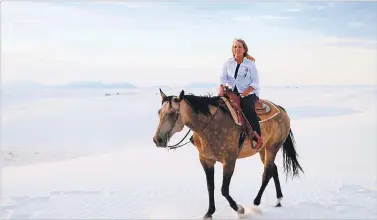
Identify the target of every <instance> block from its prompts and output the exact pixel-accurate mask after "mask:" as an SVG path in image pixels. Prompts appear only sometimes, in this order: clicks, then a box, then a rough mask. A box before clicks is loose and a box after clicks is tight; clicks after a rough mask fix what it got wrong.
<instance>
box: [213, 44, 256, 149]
mask: <svg viewBox="0 0 377 220" xmlns="http://www.w3.org/2000/svg"><path fill="white" fill-rule="evenodd" d="M232 53H233V58H230V59H228V60H227V61H226V62H225V63H224V65H223V71H222V73H221V76H220V82H221V85H220V92H219V95H220V96H223V95H224V89H225V87H226V84H228V85H229V86H230V87H231V90H233V92H234V93H235V94H237V95H239V96H240V107H241V109H242V112H243V114H244V115H245V116H246V118H247V120H248V121H249V123H250V125H251V127H252V128H253V131H254V132H253V133H252V134H251V135H252V136H253V140H254V141H255V142H257V144H256V146H255V148H257V149H258V148H260V147H261V146H262V144H263V140H262V138H261V137H262V135H261V129H260V125H259V120H258V117H257V113H256V111H255V102H256V101H257V100H258V99H259V76H258V70H257V68H256V66H255V62H254V61H255V59H254V58H253V57H251V56H250V55H249V54H248V47H247V44H246V43H245V41H244V40H242V39H236V40H234V41H233V46H232Z"/></svg>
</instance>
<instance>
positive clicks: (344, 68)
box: [1, 1, 377, 86]
mask: <svg viewBox="0 0 377 220" xmlns="http://www.w3.org/2000/svg"><path fill="white" fill-rule="evenodd" d="M1 10H2V19H1V22H2V23H1V26H2V31H1V39H2V40H1V43H2V45H1V46H2V69H1V70H2V71H1V74H2V81H3V82H14V81H36V82H40V83H46V84H61V83H66V82H70V81H83V80H84V81H103V82H122V81H127V82H131V83H134V84H135V85H138V86H150V85H159V84H166V85H183V84H188V83H190V82H196V81H200V82H204V81H205V82H215V83H217V82H219V75H220V71H221V67H222V64H223V62H224V61H225V60H226V59H227V58H229V57H230V56H231V53H230V48H231V42H232V40H233V39H234V38H236V37H241V38H243V39H245V40H246V42H247V43H248V45H249V48H250V53H251V54H252V55H253V56H255V58H256V59H257V63H256V64H257V68H258V70H259V74H260V78H261V84H263V85H285V84H377V83H376V81H377V63H376V61H375V60H377V28H376V26H377V25H376V24H375V23H376V22H375V21H376V20H377V12H376V11H377V2H242V3H241V2H239V3H236V4H235V3H231V2H221V3H219V2H216V3H215V2H205V3H198V2H189V1H185V2H175V3H169V2H154V3H151V2H141V3H139V2H137V3H136V2H135V3H133V2H115V1H114V2H101V3H100V2H97V3H96V2H94V1H87V2H84V1H83V2H76V3H75V2H70V3H63V2H54V3H43V2H39V3H37V2H35V3H34V2H10V1H6V2H3V3H2V8H1Z"/></svg>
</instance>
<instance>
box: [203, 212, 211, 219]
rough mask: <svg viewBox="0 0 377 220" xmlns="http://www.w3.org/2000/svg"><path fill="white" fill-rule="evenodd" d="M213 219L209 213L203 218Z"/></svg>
mask: <svg viewBox="0 0 377 220" xmlns="http://www.w3.org/2000/svg"><path fill="white" fill-rule="evenodd" d="M211 219H212V215H211V214H209V213H207V214H205V215H204V216H203V220H211Z"/></svg>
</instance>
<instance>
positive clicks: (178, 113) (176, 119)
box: [166, 102, 220, 150]
mask: <svg viewBox="0 0 377 220" xmlns="http://www.w3.org/2000/svg"><path fill="white" fill-rule="evenodd" d="M170 108H171V109H173V108H172V107H171V105H170ZM219 108H220V102H219V105H218V106H217V108H216V112H215V114H213V115H212V117H211V120H210V121H209V122H208V123H207V124H206V125H205V126H204V128H203V129H201V131H198V132H197V133H200V132H203V131H204V130H205V129H206V128H208V126H209V125H210V124H211V122H212V121H213V119H214V118H215V116H216V114H217V111H218V110H219ZM180 110H181V106H180V105H179V109H178V111H177V112H176V117H175V120H174V124H173V126H172V127H171V129H170V130H169V131H168V135H167V136H168V140H169V138H170V133H171V131H172V130H173V128H174V127H175V124H176V123H177V121H178V118H179V115H180ZM173 111H174V109H173ZM190 131H191V128H190V129H189V130H188V132H187V133H186V135H185V136H184V137H183V138H182V140H181V141H179V142H178V143H177V144H175V145H171V146H169V145H167V146H166V147H167V148H168V149H169V150H172V149H177V148H180V147H183V146H185V145H186V144H188V143H190V142H191V139H190V140H189V141H187V142H186V143H184V144H182V145H179V144H180V143H182V141H183V140H185V139H186V137H187V135H188V134H189V133H190Z"/></svg>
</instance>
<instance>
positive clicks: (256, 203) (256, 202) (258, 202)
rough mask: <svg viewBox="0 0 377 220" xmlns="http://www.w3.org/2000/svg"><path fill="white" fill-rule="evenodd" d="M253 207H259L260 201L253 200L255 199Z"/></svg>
mask: <svg viewBox="0 0 377 220" xmlns="http://www.w3.org/2000/svg"><path fill="white" fill-rule="evenodd" d="M254 205H255V206H258V205H260V199H257V198H255V199H254Z"/></svg>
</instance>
